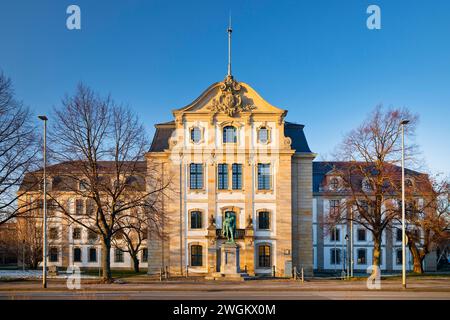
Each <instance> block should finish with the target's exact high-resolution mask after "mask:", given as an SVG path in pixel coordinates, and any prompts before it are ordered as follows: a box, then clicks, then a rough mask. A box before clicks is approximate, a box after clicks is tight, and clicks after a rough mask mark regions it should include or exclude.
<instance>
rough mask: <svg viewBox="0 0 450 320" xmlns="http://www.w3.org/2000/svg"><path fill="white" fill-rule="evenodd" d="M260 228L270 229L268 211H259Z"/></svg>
mask: <svg viewBox="0 0 450 320" xmlns="http://www.w3.org/2000/svg"><path fill="white" fill-rule="evenodd" d="M258 228H259V229H262V230H264V229H266V230H268V229H270V213H269V212H268V211H260V212H258Z"/></svg>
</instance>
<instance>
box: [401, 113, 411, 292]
mask: <svg viewBox="0 0 450 320" xmlns="http://www.w3.org/2000/svg"><path fill="white" fill-rule="evenodd" d="M408 123H409V120H402V121H401V122H400V125H401V128H402V286H403V288H404V289H406V225H405V125H407V124H408Z"/></svg>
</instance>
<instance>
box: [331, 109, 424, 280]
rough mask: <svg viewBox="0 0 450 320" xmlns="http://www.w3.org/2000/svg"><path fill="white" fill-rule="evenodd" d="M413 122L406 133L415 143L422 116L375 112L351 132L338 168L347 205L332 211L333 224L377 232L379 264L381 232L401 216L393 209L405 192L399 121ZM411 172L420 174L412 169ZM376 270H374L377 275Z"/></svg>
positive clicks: (412, 149) (410, 152)
mask: <svg viewBox="0 0 450 320" xmlns="http://www.w3.org/2000/svg"><path fill="white" fill-rule="evenodd" d="M403 119H409V120H410V124H409V125H408V126H406V127H405V135H406V137H408V138H410V139H407V141H411V140H412V139H411V138H412V137H413V136H414V132H415V128H416V124H417V121H418V117H417V116H416V115H413V114H411V113H410V112H409V111H408V110H407V109H389V110H386V111H385V110H383V108H382V107H381V106H378V107H376V108H375V110H374V111H373V112H372V113H371V115H370V116H369V117H368V119H367V120H366V121H364V122H363V123H362V125H360V126H359V127H358V128H357V129H355V130H352V131H350V132H349V133H348V134H347V135H346V136H345V138H344V140H343V142H342V143H341V145H340V146H339V147H338V149H337V152H336V154H335V157H336V158H337V159H339V160H342V161H346V162H347V165H345V166H342V167H341V168H340V169H339V170H336V174H337V175H339V176H340V177H341V179H342V181H343V188H342V193H343V194H345V195H346V199H347V200H346V202H345V204H344V205H342V208H341V210H334V211H333V212H331V213H330V217H329V221H334V223H336V222H338V221H354V222H356V223H358V224H360V225H362V226H364V227H365V228H366V229H367V230H369V231H370V232H371V233H372V236H373V242H374V249H373V257H372V262H373V265H374V266H377V267H379V266H380V254H381V242H382V234H383V231H384V230H385V229H386V227H387V226H388V225H390V223H391V221H392V220H393V219H394V218H395V217H396V215H397V213H398V212H397V210H396V209H395V208H394V207H393V206H392V204H393V203H394V202H395V201H396V199H397V197H398V195H399V194H400V186H401V183H400V181H401V170H400V168H399V167H398V165H399V164H400V162H401V151H402V148H401V130H400V122H401V121H402V120H403ZM405 150H406V154H407V161H408V163H412V162H413V160H414V159H415V157H416V156H417V154H418V153H417V146H416V145H415V144H411V143H408V144H406V146H405ZM407 173H408V174H415V172H413V171H408V172H407ZM375 269H376V268H373V272H376V270H375Z"/></svg>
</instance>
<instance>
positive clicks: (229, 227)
mask: <svg viewBox="0 0 450 320" xmlns="http://www.w3.org/2000/svg"><path fill="white" fill-rule="evenodd" d="M235 233H236V217H235V216H234V215H232V214H230V213H229V212H227V213H226V214H225V219H224V221H223V223H222V236H224V237H226V238H227V242H229V243H234V236H235Z"/></svg>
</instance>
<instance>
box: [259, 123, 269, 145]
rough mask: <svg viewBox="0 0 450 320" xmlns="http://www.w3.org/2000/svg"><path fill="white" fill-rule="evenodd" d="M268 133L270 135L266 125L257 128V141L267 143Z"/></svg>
mask: <svg viewBox="0 0 450 320" xmlns="http://www.w3.org/2000/svg"><path fill="white" fill-rule="evenodd" d="M269 135H270V131H269V129H268V128H267V127H261V128H259V130H258V142H259V143H264V144H266V143H269V140H270V139H269V138H270V137H269Z"/></svg>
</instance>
